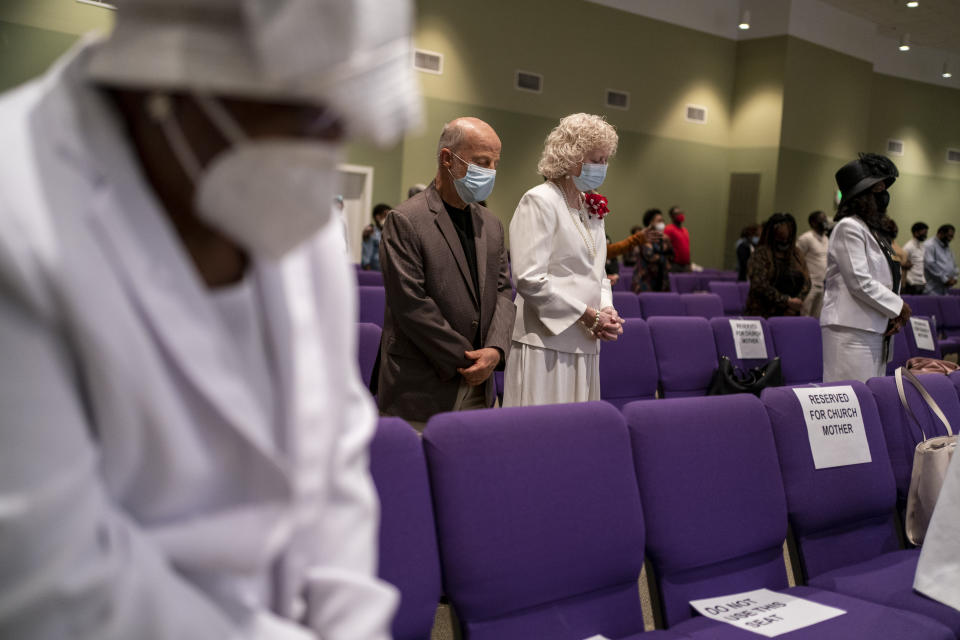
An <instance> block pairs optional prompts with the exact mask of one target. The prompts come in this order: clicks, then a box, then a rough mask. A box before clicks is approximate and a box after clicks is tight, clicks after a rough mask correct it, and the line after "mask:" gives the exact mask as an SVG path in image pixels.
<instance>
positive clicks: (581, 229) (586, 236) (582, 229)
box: [548, 181, 597, 261]
mask: <svg viewBox="0 0 960 640" xmlns="http://www.w3.org/2000/svg"><path fill="white" fill-rule="evenodd" d="M548 182H550V184H552V185H553V186H554V187H556V189H557V191H559V192H560V195H561V196H563V204H564V206H566V208H567V211H569V212H570V215H571V216H572V217H573V226H575V227H576V228H577V233H578V234H580V239H581V240H583V244H584V246H586V247H587V252H588V253H589V254H590V258H591V259H592V260H594V261H596V259H597V246H596V244H595V243H594V241H593V236H591V235H590V232H589V231H587V228H586V226H585V225H584V224H583V218H582V215H583V211H582V209H583V194H581V195H580V198H579V199H580V209H579V210H577V209H574V208H573V207H571V206H570V203H569V202H568V200H567V196H566V194H565V193H564V192H563V189H561V188H560V186H559V185H557V184H556V183H554V182H552V181H548Z"/></svg>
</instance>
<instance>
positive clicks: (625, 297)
mask: <svg viewBox="0 0 960 640" xmlns="http://www.w3.org/2000/svg"><path fill="white" fill-rule="evenodd" d="M613 308H614V309H616V310H617V313H619V314H620V316H621V317H623V318H639V317H641V315H640V301H639V300H637V294H635V293H633V292H632V291H614V292H613Z"/></svg>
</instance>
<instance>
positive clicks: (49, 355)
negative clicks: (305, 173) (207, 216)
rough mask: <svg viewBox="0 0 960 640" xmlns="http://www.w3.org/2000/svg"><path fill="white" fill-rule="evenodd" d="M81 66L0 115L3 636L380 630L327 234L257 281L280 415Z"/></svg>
mask: <svg viewBox="0 0 960 640" xmlns="http://www.w3.org/2000/svg"><path fill="white" fill-rule="evenodd" d="M87 53H88V49H85V48H83V47H81V48H80V49H79V50H78V51H77V52H75V53H74V54H72V55H71V56H68V57H67V58H65V59H64V60H63V61H61V62H60V63H58V65H56V66H55V67H54V68H53V69H52V70H51V72H50V73H48V74H47V76H45V77H44V78H42V79H40V80H38V81H35V82H33V83H31V84H29V85H26V86H24V87H22V88H20V89H18V90H16V91H14V92H12V93H9V94H7V95H5V96H3V97H2V98H0V122H2V127H0V147H2V148H3V150H4V153H3V164H2V166H0V229H2V236H0V360H2V362H3V367H4V368H3V375H2V378H0V407H2V410H0V567H2V569H0V637H4V638H18V639H24V640H27V639H34V638H44V639H48V638H49V639H59V638H84V639H85V638H90V639H93V638H96V639H97V640H108V639H118V640H130V639H133V638H136V639H137V640H168V639H169V640H192V639H194V638H195V639H197V640H200V639H202V640H211V639H213V638H270V639H280V638H283V639H292V638H304V639H306V638H320V637H322V638H323V639H324V640H327V639H333V638H343V639H349V640H354V639H357V638H378V639H379V638H387V637H389V631H388V625H389V621H390V618H391V615H392V613H393V609H394V607H395V603H396V595H395V591H394V589H393V588H392V587H390V586H387V585H385V584H383V583H381V582H379V581H378V580H377V579H376V578H375V572H376V531H377V521H378V505H377V500H376V494H375V491H374V488H373V485H372V482H371V480H370V477H369V472H368V468H367V467H368V464H367V444H368V441H369V439H370V437H371V435H372V431H373V427H374V421H375V413H374V408H373V404H372V401H371V399H370V398H369V396H368V394H367V393H366V392H365V390H364V389H363V387H362V384H361V382H360V379H359V374H358V371H357V365H356V358H355V344H354V338H353V336H354V332H353V331H352V330H351V328H352V326H353V318H354V315H355V310H354V307H355V291H354V285H353V277H352V273H351V272H350V271H349V266H348V265H347V264H346V260H345V258H344V255H343V250H342V238H341V234H340V229H339V226H338V224H337V223H336V222H331V223H330V224H327V225H326V227H325V228H324V229H323V230H322V231H321V232H319V233H318V235H317V237H316V238H315V240H313V241H311V243H308V244H305V245H304V246H302V247H301V248H299V249H297V250H295V251H294V252H293V253H292V254H291V255H290V256H289V257H288V258H285V259H284V260H283V261H282V262H280V263H279V264H275V265H271V264H254V265H253V266H252V273H251V277H253V278H254V279H255V281H256V283H257V285H258V288H259V290H260V291H261V292H262V296H263V299H264V300H265V302H264V305H263V306H264V308H263V314H264V318H265V327H266V330H267V333H268V334H269V335H268V337H267V342H268V345H269V351H270V353H271V356H272V360H273V362H274V366H273V370H274V371H273V373H274V375H275V377H276V379H277V386H276V389H277V391H276V397H277V402H276V403H275V404H277V405H278V406H279V407H280V409H281V410H280V412H279V413H280V414H281V415H280V416H278V417H277V418H276V419H271V417H269V416H267V415H265V413H266V412H265V411H264V409H263V407H261V406H259V405H258V404H257V400H256V399H257V397H258V394H255V393H253V392H251V388H250V386H249V383H248V382H247V380H246V378H245V377H244V375H243V373H242V368H241V367H240V366H239V364H238V360H237V354H236V353H235V352H234V350H233V349H232V347H231V344H230V341H229V336H228V333H227V331H226V330H225V328H224V324H223V321H222V320H221V317H220V316H219V315H217V314H216V312H215V309H214V308H213V306H212V303H211V300H210V298H209V296H208V294H207V291H206V290H205V288H204V286H203V285H202V283H201V281H200V279H199V277H198V275H197V273H196V271H195V269H194V268H193V265H192V263H191V262H190V261H189V258H188V256H187V255H186V253H185V251H184V250H183V248H182V245H181V244H180V242H179V239H178V238H177V237H176V235H175V233H174V231H173V229H172V227H171V226H170V224H169V223H168V221H167V219H166V217H165V216H164V215H163V213H162V212H161V211H160V209H159V208H158V204H157V202H156V201H155V199H154V197H153V195H152V192H151V191H150V190H149V189H148V188H147V187H146V185H145V183H144V182H143V180H142V178H141V177H140V175H139V173H138V164H137V162H136V159H135V157H134V156H133V155H132V153H131V150H130V149H129V148H128V147H127V145H126V140H125V138H124V136H123V135H122V133H121V126H120V122H119V120H118V119H117V118H116V116H115V114H114V113H113V111H112V109H111V107H110V105H109V104H108V103H107V102H106V101H105V99H104V96H103V95H102V94H100V93H98V92H96V91H94V90H93V89H91V88H90V87H89V86H88V85H86V84H85V83H84V82H83V80H82V75H81V69H80V66H81V60H82V59H83V57H84V56H85V55H87ZM326 204H327V203H324V205H326ZM320 304H322V305H323V306H324V307H325V308H327V309H337V310H338V312H337V313H336V314H333V315H331V314H330V313H319V312H318V307H319V305H320ZM271 434H272V435H273V436H275V437H271ZM258 592H259V593H261V594H263V595H262V596H261V597H259V601H258ZM264 600H267V601H268V602H264ZM268 604H272V607H268V606H267V605H268ZM271 609H272V612H271ZM294 618H297V619H302V620H304V621H305V625H303V626H302V625H295V624H293V623H291V622H288V620H292V619H294Z"/></svg>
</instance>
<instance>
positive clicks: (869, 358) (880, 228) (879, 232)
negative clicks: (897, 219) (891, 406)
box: [820, 153, 910, 382]
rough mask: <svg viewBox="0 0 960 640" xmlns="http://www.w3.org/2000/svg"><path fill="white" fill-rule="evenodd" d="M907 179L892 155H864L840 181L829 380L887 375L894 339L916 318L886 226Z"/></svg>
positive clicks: (828, 315)
mask: <svg viewBox="0 0 960 640" xmlns="http://www.w3.org/2000/svg"><path fill="white" fill-rule="evenodd" d="M898 175H899V172H898V171H897V167H896V165H894V164H893V162H891V161H890V159H889V158H887V157H886V156H882V155H879V154H873V153H865V154H864V153H862V154H860V156H859V158H857V159H856V160H853V161H851V162H848V163H847V164H845V165H844V166H843V167H841V168H840V169H839V170H838V171H837V174H836V180H837V186H838V187H839V188H840V193H841V199H840V206H839V209H838V210H837V214H836V216H835V217H834V220H835V221H836V225H835V226H834V227H833V231H832V233H831V234H830V248H829V250H828V252H827V275H826V282H825V285H824V293H823V310H822V311H821V312H820V327H821V332H822V334H823V381H824V382H835V381H837V380H860V381H862V382H865V381H867V380H868V379H870V378H873V377H876V376H882V375H884V373H885V369H886V364H887V362H888V361H889V359H890V358H891V357H892V356H893V350H892V344H891V342H892V339H891V337H892V336H893V334H894V333H896V332H897V331H899V330H900V329H901V328H902V327H903V326H904V325H905V324H906V323H907V321H908V320H909V318H910V306H909V305H908V304H906V303H905V302H904V301H903V299H902V298H901V297H900V295H899V292H900V277H901V267H900V263H899V262H898V261H897V259H896V255H895V254H894V252H893V248H892V247H891V246H890V241H889V238H888V236H889V227H888V226H887V225H886V224H885V223H884V222H883V220H884V218H885V217H886V211H887V206H888V205H889V203H890V192H889V191H888V188H889V187H890V186H891V185H892V184H893V183H894V181H896V179H897V176H898Z"/></svg>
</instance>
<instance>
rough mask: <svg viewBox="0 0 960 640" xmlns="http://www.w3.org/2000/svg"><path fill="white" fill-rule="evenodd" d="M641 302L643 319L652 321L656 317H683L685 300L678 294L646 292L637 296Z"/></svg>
mask: <svg viewBox="0 0 960 640" xmlns="http://www.w3.org/2000/svg"><path fill="white" fill-rule="evenodd" d="M637 300H638V301H639V302H640V312H641V313H642V314H643V317H644V318H646V319H650V318H652V317H654V316H683V315H686V311H685V310H684V308H683V300H681V299H680V296H679V295H677V294H676V293H670V292H662V291H644V292H643V293H641V294H639V295H637Z"/></svg>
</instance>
